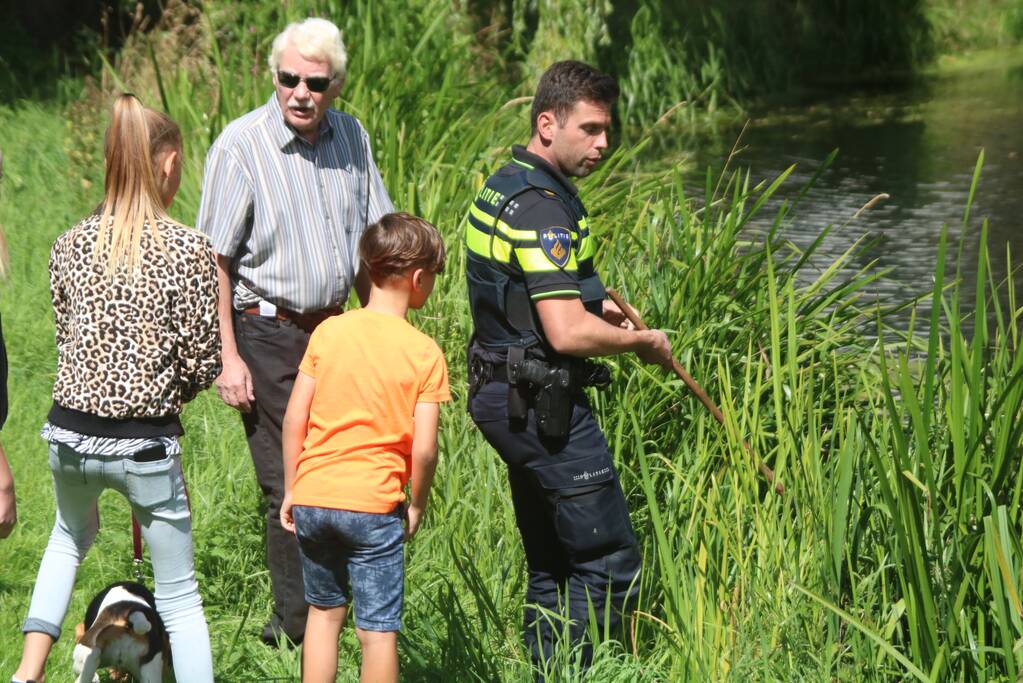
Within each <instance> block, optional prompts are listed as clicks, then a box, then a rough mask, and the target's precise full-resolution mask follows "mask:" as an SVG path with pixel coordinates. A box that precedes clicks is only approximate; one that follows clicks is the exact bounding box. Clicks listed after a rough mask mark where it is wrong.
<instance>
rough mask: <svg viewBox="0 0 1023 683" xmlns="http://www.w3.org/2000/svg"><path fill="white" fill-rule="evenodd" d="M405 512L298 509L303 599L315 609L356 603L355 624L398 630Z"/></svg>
mask: <svg viewBox="0 0 1023 683" xmlns="http://www.w3.org/2000/svg"><path fill="white" fill-rule="evenodd" d="M402 511H403V508H402V506H401V505H399V506H398V507H397V508H396V509H395V510H394V511H393V512H388V513H384V514H378V513H373V512H352V511H350V510H335V509H332V508H320V507H311V506H307V505H296V506H295V507H294V508H292V514H293V515H294V518H295V535H296V536H298V545H299V549H300V551H301V555H302V575H303V580H304V582H305V599H306V602H308V603H309V604H310V605H315V606H316V607H327V608H330V607H341V606H342V605H347V604H349V603H351V602H354V603H355V625H356V627H358V628H361V629H363V630H366V631H398V630H400V629H401V608H402V602H403V599H404V591H405V554H404V552H403V551H404V543H405V528H404V526H403V524H402V520H403V518H404V514H403V512H402Z"/></svg>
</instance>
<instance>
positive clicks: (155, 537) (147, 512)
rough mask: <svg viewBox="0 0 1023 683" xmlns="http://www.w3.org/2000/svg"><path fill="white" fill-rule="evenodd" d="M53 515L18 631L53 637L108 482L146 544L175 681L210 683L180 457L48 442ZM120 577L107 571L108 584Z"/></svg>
mask: <svg viewBox="0 0 1023 683" xmlns="http://www.w3.org/2000/svg"><path fill="white" fill-rule="evenodd" d="M50 469H51V470H52V472H53V488H54V492H55V494H56V497H57V522H56V524H54V526H53V532H52V533H51V534H50V541H49V543H48V544H47V546H46V552H45V553H43V560H42V563H41V564H40V565H39V574H38V576H37V577H36V584H35V589H34V590H33V591H32V603H31V605H30V606H29V609H28V618H27V619H26V620H25V624H24V626H23V627H22V631H24V632H26V633H28V632H30V631H38V632H41V633H46V634H48V635H50V636H52V637H53V638H54V639H56V638H59V637H60V631H61V629H60V625H61V624H62V623H63V621H64V616H65V614H66V613H67V609H68V605H69V604H70V602H71V588H72V586H73V585H74V582H75V574H76V573H77V571H78V565H79V564H80V563H81V561H82V560H83V559H84V558H85V553H86V552H87V551H88V550H89V546H91V545H92V542H93V540H95V538H96V533H97V531H98V530H99V508H98V507H97V504H96V503H97V500H98V499H99V495H100V494H101V493H102V492H103V491H104V490H106V489H108V488H110V489H114V490H115V491H117V492H119V493H121V494H122V495H124V496H125V497H126V498H127V499H128V501H129V502H130V503H131V506H132V510H134V512H135V516H136V517H137V518H138V521H139V526H141V527H142V535H143V537H144V538H145V541H146V544H147V545H148V547H149V555H150V558H151V559H152V562H153V574H154V577H155V580H156V585H155V590H154V591H153V594H154V595H155V596H156V608H157V611H158V612H159V613H160V617H161V618H162V619H163V623H164V626H166V628H167V632H168V633H169V634H170V641H171V652H172V656H173V660H174V675H175V678H176V679H177V681H178V683H210V682H211V681H213V661H212V656H211V653H210V636H209V629H208V627H207V625H206V618H205V616H204V615H203V611H202V599H201V598H200V597H199V584H198V583H197V582H196V579H195V567H194V564H193V561H192V516H191V513H190V512H189V510H188V500H187V498H186V495H185V482H184V477H183V476H182V473H181V460H180V457H179V456H171V457H167V458H164V459H163V460H158V461H155V462H142V463H138V462H135V461H134V460H132V458H131V457H125V456H116V455H90V454H88V453H79V452H78V451H76V450H74V449H73V448H71V447H70V446H67V445H65V444H58V443H51V444H50ZM119 578H121V577H111V581H110V582H111V583H113V582H114V580H116V579H119Z"/></svg>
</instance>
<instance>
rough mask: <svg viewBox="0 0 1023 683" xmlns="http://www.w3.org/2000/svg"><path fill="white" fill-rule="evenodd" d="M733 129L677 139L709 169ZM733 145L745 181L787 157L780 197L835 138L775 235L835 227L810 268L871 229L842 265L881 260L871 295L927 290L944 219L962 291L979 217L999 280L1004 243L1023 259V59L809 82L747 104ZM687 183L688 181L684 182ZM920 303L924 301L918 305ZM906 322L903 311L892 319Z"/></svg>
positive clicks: (806, 239) (1004, 264)
mask: <svg viewBox="0 0 1023 683" xmlns="http://www.w3.org/2000/svg"><path fill="white" fill-rule="evenodd" d="M741 128H742V126H741V125H736V126H735V127H733V128H729V129H726V130H724V131H720V132H719V133H718V134H716V135H707V136H704V137H701V138H698V139H693V140H690V141H689V144H687V145H686V146H687V148H688V149H689V150H690V154H691V156H692V157H693V159H694V160H695V161H696V167H697V168H701V169H706V168H707V166H711V167H713V168H714V169H720V167H721V165H722V164H723V162H724V159H725V158H727V156H728V153H729V151H730V150H731V148H732V146H733V144H734V143H735V141H736V138H737V136H738V135H739V133H740V131H741ZM741 145H743V146H744V147H745V149H744V150H743V151H742V153H741V154H740V155H739V156H738V157H737V159H736V160H735V161H733V164H734V165H735V166H737V167H740V168H741V167H748V168H749V169H750V171H751V179H752V180H753V181H754V182H756V181H759V180H763V179H773V178H775V177H776V176H777V175H778V174H779V173H781V172H782V171H783V170H784V169H785V168H786V167H788V166H789V165H790V164H793V163H796V164H798V166H797V168H796V171H795V172H794V173H793V176H792V177H791V179H790V180H789V181H788V182H787V184H786V186H785V187H786V190H785V193H784V194H785V195H786V196H787V197H789V198H792V197H794V196H795V194H796V193H797V192H798V190H799V188H800V187H801V186H802V185H803V184H804V183H805V182H806V181H808V180H809V179H810V178H811V177H812V176H813V174H814V172H815V171H817V170H818V169H819V168H820V166H821V163H822V162H823V160H824V159H826V158H827V157H828V155H829V153H830V152H831V151H832V150H833V149H835V148H838V150H839V152H838V157H837V159H836V160H835V162H834V163H833V164H832V165H831V166H830V167H829V168H827V169H826V170H825V171H824V172H823V174H822V176H821V178H820V179H819V181H818V182H817V183H816V185H815V186H814V187H813V188H812V189H811V190H810V191H809V192H808V194H807V195H806V197H804V198H803V200H802V201H801V203H800V205H799V207H798V210H797V211H796V213H795V214H794V217H793V220H792V222H791V224H790V225H789V227H788V228H787V230H786V234H787V235H788V237H789V238H790V239H791V240H792V241H793V242H794V243H796V244H797V245H800V246H805V245H808V244H809V243H811V242H812V241H813V240H814V239H815V238H816V237H817V236H818V234H819V233H820V230H821V228H823V227H825V226H827V225H829V224H834V225H835V226H836V229H834V230H833V232H832V233H831V234H830V235H829V236H828V237H827V238H826V240H825V242H824V244H823V245H822V248H821V250H820V251H819V252H818V257H817V258H816V259H815V265H816V266H817V267H824V266H826V265H827V264H828V263H830V262H831V261H832V260H833V259H834V258H836V257H837V256H838V255H839V254H841V253H843V252H844V251H846V250H847V249H848V248H849V247H850V245H852V244H853V243H854V242H855V241H856V240H857V239H858V238H860V237H862V236H863V235H864V234H867V235H868V236H870V237H873V238H876V240H875V242H874V243H873V244H872V245H871V246H870V247H869V248H867V249H866V250H865V251H864V252H863V254H862V255H861V256H859V257H858V259H857V260H856V263H854V264H853V265H854V266H856V267H858V266H860V265H863V264H865V263H867V262H869V261H871V260H875V259H876V260H877V264H878V267H880V268H891V272H890V273H889V274H888V275H887V276H886V277H885V278H883V279H882V280H881V281H879V282H878V283H875V284H874V285H872V286H871V288H870V291H869V296H870V297H871V298H874V299H877V300H881V301H889V302H891V301H904V300H906V299H908V298H910V297H911V296H912V295H914V294H917V293H921V292H926V291H929V290H930V288H931V287H932V284H933V274H934V268H935V262H936V255H937V250H938V238H939V235H940V232H941V228H942V225H943V224H948V226H949V236H950V242H951V243H952V245H953V246H952V249H951V251H952V252H953V255H954V252H955V248H956V246H957V245H958V240H959V238H960V237H962V238H963V240H964V242H963V260H964V263H965V264H966V267H965V268H964V269H963V279H964V284H965V285H966V286H967V287H968V289H967V292H969V293H970V294H969V296H967V297H964V298H966V299H969V300H971V301H972V292H973V286H974V283H975V279H976V278H975V273H976V261H977V247H978V243H979V238H980V229H981V224H982V220H983V219H985V218H986V219H988V221H989V227H988V242H989V245H990V253H991V260H992V272H993V273H994V276H995V277H996V278H997V279H998V280H1002V279H1004V278H1005V276H1006V273H1007V270H1008V269H1009V262H1008V260H1007V258H1006V247H1008V248H1009V249H1011V253H1012V254H1013V260H1014V262H1017V263H1018V262H1020V261H1023V229H1021V227H1023V226H1021V223H1023V65H1020V64H1019V63H1018V62H1017V63H1016V65H1015V66H1001V67H993V68H986V69H983V70H979V69H978V70H971V71H962V72H958V73H952V74H947V75H942V76H932V77H928V78H923V79H918V80H916V81H914V82H907V83H903V84H898V85H887V86H883V87H882V86H874V87H859V88H846V89H843V91H842V92H833V93H827V94H821V93H817V94H816V95H815V96H813V97H808V98H806V99H805V100H804V101H800V102H794V103H791V104H787V105H785V106H779V107H771V108H768V109H762V110H759V111H754V112H753V113H752V115H751V120H750V123H749V126H748V128H747V130H746V132H745V133H744V134H743V136H742V140H741ZM982 149H983V150H984V151H985V164H984V170H983V174H982V176H981V182H980V185H979V187H978V191H977V195H976V199H975V201H974V205H973V209H972V212H971V217H970V220H969V221H968V223H967V224H966V226H965V230H964V229H963V211H964V209H965V207H966V203H967V197H968V195H969V188H970V181H971V178H972V175H973V170H974V166H975V164H976V161H977V156H978V154H979V153H980V151H981V150H982ZM703 181H704V179H703V177H697V176H695V175H694V177H693V179H692V182H694V183H699V185H697V187H700V186H702V184H703ZM696 189H697V188H696V187H693V186H692V185H691V186H690V190H691V192H692V191H693V190H696ZM882 192H884V193H887V194H889V195H891V198H890V199H889V200H888V201H886V202H884V203H883V204H880V205H879V206H877V207H876V208H874V209H872V210H870V211H869V212H867V213H864V214H863V215H861V217H860V218H859V219H857V220H853V221H851V222H850V219H851V217H852V216H853V215H854V214H855V213H856V211H857V209H859V208H860V207H861V206H863V205H864V204H865V203H866V202H867V201H869V200H870V199H871V198H872V197H873V196H875V195H876V194H878V193H882ZM772 216H773V211H771V212H766V213H765V214H764V215H763V217H762V218H763V220H762V221H761V226H763V225H764V223H765V221H766V222H767V223H769V219H770V218H771V217H772ZM843 224H846V225H845V227H842V228H841V229H838V228H837V226H841V225H843ZM950 265H952V266H953V267H954V263H952V264H950ZM810 275H811V273H807V277H809V276H810ZM1019 279H1020V278H1019V277H1017V280H1019ZM927 310H929V309H928V307H927V306H926V305H925V306H923V307H922V309H921V310H920V311H919V312H920V313H926V311H927ZM907 321H908V314H907V315H906V316H903V317H901V318H900V319H898V320H896V321H895V323H896V325H905V324H906V322H907Z"/></svg>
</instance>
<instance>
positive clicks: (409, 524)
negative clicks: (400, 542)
mask: <svg viewBox="0 0 1023 683" xmlns="http://www.w3.org/2000/svg"><path fill="white" fill-rule="evenodd" d="M424 512H426V510H424V509H423V508H417V507H416V506H415V505H409V506H408V507H407V508H405V540H406V541H411V540H412V537H413V536H415V535H416V532H417V531H419V524H420V522H422V521H423V513H424Z"/></svg>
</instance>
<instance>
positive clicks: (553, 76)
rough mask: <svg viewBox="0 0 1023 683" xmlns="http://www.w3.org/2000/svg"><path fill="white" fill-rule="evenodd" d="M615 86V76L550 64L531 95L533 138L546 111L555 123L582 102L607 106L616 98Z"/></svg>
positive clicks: (570, 62) (576, 66)
mask: <svg viewBox="0 0 1023 683" xmlns="http://www.w3.org/2000/svg"><path fill="white" fill-rule="evenodd" d="M618 94H619V90H618V83H617V81H615V79H614V76H610V75H608V74H606V73H603V72H601V71H597V70H596V69H594V68H593V67H592V66H590V65H589V64H584V63H583V62H577V61H574V60H568V61H564V62H557V63H555V64H552V65H551V66H550V68H548V69H547V71H544V73H543V76H541V77H540V83H538V84H537V86H536V95H534V96H533V108H532V111H531V113H530V115H531V116H532V117H533V118H532V126H533V133H532V134H533V135H536V119H537V117H538V116H540V114H542V113H543V112H545V111H551V112H554V116H555V118H557V119H558V123H560V124H561V125H565V119H566V118H567V117H568V114H569V113H570V112H571V111H572V108H573V107H575V105H576V103H577V102H581V101H583V100H585V101H587V102H594V103H596V104H603V105H606V106H608V107H610V106H611V105H612V104H614V102H615V100H617V99H618Z"/></svg>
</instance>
